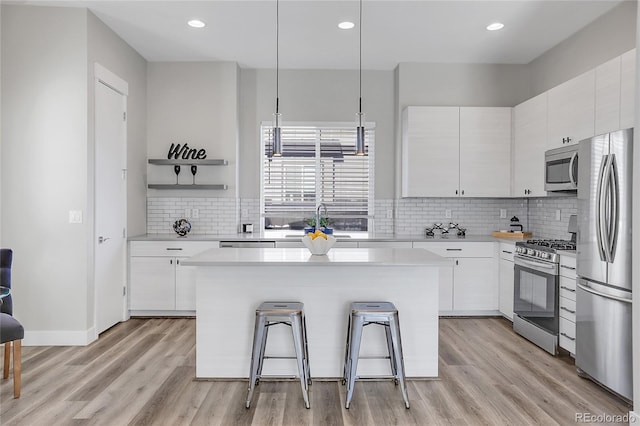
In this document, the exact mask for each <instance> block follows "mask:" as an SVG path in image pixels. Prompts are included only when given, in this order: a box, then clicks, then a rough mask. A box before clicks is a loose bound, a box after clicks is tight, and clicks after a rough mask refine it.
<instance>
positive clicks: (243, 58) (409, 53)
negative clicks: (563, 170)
mask: <svg viewBox="0 0 640 426" xmlns="http://www.w3.org/2000/svg"><path fill="white" fill-rule="evenodd" d="M621 2H622V0H602V1H587V0H556V1H542V0H502V1H482V0H472V1H457V0H446V1H431V0H426V1H425V0H423V1H420V0H413V1H406V0H364V1H363V6H362V7H363V11H362V15H363V17H362V67H363V68H364V69H380V70H390V69H393V68H395V66H396V65H397V64H398V63H400V62H431V63H504V64H526V63H529V62H531V61H532V60H533V59H535V58H537V57H538V56H540V55H541V54H542V53H544V52H545V51H547V50H549V49H550V48H552V47H553V46H555V45H557V44H558V43H559V42H561V41H562V40H565V39H566V38H567V37H569V36H570V35H572V34H574V33H575V32H577V31H579V30H580V29H581V28H583V27H585V26H586V25H588V24H589V23H591V22H592V21H594V20H595V19H597V18H598V17H600V16H602V15H603V14H605V13H606V12H608V11H609V10H611V9H613V8H614V7H615V6H617V5H618V4H620V3H621ZM4 3H11V4H16V3H17V4H24V5H46V6H67V7H87V8H89V9H90V10H91V11H92V12H93V13H94V14H95V15H96V16H97V17H98V18H100V19H101V20H102V21H103V22H104V23H105V24H107V25H108V26H109V27H110V28H111V29H112V30H113V31H115V32H116V33H117V34H119V35H120V37H122V38H123V39H124V40H125V41H126V42H127V43H129V44H130V45H131V46H132V47H133V48H134V49H135V50H136V51H138V52H139V53H140V54H141V55H142V56H143V57H144V58H145V59H146V60H148V61H233V62H238V64H239V65H240V66H241V67H247V68H275V53H276V1H275V0H258V1H255V0H254V1H248V0H231V1H229V0H228V1H217V0H216V1H211V0H209V1H207V0H200V1H154V0H137V1H126V0H124V1H123V0H111V1H93V0H77V1H57V0H47V1H29V0H17V1H4ZM279 9H280V13H279V16H280V30H279V32H280V41H279V59H280V65H279V66H280V68H291V69H357V68H358V66H359V65H358V46H359V43H358V35H359V32H358V26H356V28H355V29H353V30H340V29H338V28H337V24H338V22H340V21H343V20H351V21H353V22H355V23H356V25H357V23H358V11H359V2H358V1H353V0H339V1H330V0H280V4H279ZM193 18H198V19H200V20H202V21H204V22H206V23H207V26H206V27H205V28H204V29H199V30H198V29H193V28H190V27H188V26H187V25H186V22H187V20H189V19H193ZM495 21H500V22H502V23H504V24H505V27H504V29H503V30H501V31H495V32H490V31H487V30H486V26H487V25H488V24H490V23H492V22H495Z"/></svg>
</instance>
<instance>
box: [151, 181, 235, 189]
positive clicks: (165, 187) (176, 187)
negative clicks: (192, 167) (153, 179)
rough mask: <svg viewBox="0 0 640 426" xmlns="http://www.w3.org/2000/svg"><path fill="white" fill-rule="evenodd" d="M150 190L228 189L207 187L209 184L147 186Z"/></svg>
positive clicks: (157, 184)
mask: <svg viewBox="0 0 640 426" xmlns="http://www.w3.org/2000/svg"><path fill="white" fill-rule="evenodd" d="M147 187H148V188H149V189H215V190H225V189H227V185H223V184H216V185H207V184H198V183H196V184H190V185H182V184H176V183H169V184H166V183H150V184H149V185H147Z"/></svg>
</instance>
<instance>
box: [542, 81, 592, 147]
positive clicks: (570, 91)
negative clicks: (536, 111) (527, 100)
mask: <svg viewBox="0 0 640 426" xmlns="http://www.w3.org/2000/svg"><path fill="white" fill-rule="evenodd" d="M595 75H596V72H595V70H590V71H587V72H586V73H584V74H581V75H579V76H577V77H575V78H572V79H571V80H569V81H567V82H565V83H562V84H560V85H558V86H556V87H554V88H552V89H550V90H549V91H548V92H547V94H548V109H547V120H548V121H547V126H548V127H547V129H548V130H547V137H548V138H547V149H551V148H558V147H561V146H562V145H563V144H574V143H578V142H579V141H580V140H582V139H585V138H589V137H592V136H593V135H594V110H595V98H596V96H595Z"/></svg>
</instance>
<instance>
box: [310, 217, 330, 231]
mask: <svg viewBox="0 0 640 426" xmlns="http://www.w3.org/2000/svg"><path fill="white" fill-rule="evenodd" d="M306 222H307V227H305V228H304V233H305V234H308V233H309V232H315V230H316V218H315V217H314V218H311V219H307V220H306ZM330 222H331V221H330V220H329V218H328V217H324V216H320V226H319V227H318V229H320V230H321V231H322V232H324V233H325V234H328V235H329V234H333V228H330V227H329V224H330Z"/></svg>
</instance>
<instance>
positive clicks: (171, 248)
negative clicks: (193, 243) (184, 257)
mask: <svg viewBox="0 0 640 426" xmlns="http://www.w3.org/2000/svg"><path fill="white" fill-rule="evenodd" d="M167 250H182V247H167Z"/></svg>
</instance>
